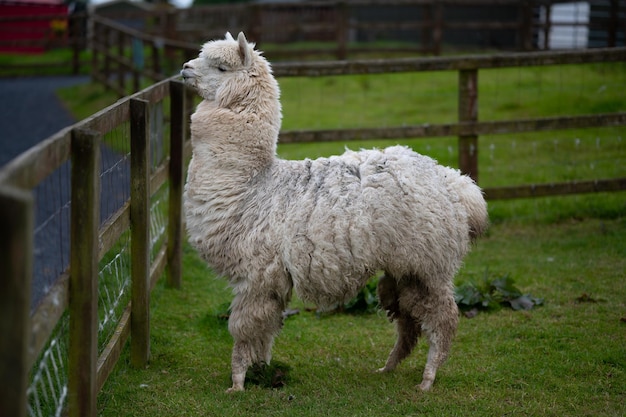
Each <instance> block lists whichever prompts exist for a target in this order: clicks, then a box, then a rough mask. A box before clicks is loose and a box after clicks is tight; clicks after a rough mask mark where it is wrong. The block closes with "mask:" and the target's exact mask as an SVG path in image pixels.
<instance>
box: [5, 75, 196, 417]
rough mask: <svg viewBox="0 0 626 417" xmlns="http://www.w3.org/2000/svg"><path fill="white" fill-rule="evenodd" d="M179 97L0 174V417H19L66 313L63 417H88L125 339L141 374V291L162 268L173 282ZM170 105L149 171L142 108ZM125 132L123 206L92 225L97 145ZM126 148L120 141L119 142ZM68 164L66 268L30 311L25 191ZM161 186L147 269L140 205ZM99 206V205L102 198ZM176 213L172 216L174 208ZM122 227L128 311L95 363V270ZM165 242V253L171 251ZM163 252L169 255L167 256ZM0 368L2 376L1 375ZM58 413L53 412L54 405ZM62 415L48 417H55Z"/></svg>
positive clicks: (115, 110) (78, 135) (171, 84)
mask: <svg viewBox="0 0 626 417" xmlns="http://www.w3.org/2000/svg"><path fill="white" fill-rule="evenodd" d="M184 94H185V92H184V89H183V88H182V85H181V84H180V82H179V81H176V80H165V81H163V82H160V83H158V84H155V85H154V86H152V87H150V88H148V89H146V90H144V91H142V92H140V93H138V94H136V95H134V96H131V97H128V98H126V99H124V100H121V101H119V102H118V103H116V104H114V105H113V106H111V107H108V108H107V109H105V110H103V111H101V112H99V113H97V114H95V115H94V116H92V117H90V118H88V119H86V120H83V121H81V122H79V123H77V124H75V125H73V126H70V127H68V128H66V129H64V130H62V131H60V132H59V133H57V134H56V135H53V136H52V137H50V138H49V139H47V140H45V141H44V142H42V143H41V144H40V145H37V146H36V147H34V148H32V149H30V150H28V151H26V152H25V153H24V154H22V155H20V156H19V157H18V158H16V159H15V160H13V161H12V162H10V163H9V164H7V165H6V166H5V167H3V169H2V170H0V200H1V204H0V210H1V211H2V213H1V214H2V216H0V221H1V222H2V227H3V230H4V231H5V235H3V238H2V239H0V246H1V247H2V249H3V250H2V252H1V253H2V254H3V255H2V265H3V268H4V272H3V277H2V279H1V280H0V290H1V291H0V329H1V330H2V332H3V335H4V336H3V337H2V338H1V342H0V357H1V363H2V364H3V365H2V366H1V367H0V384H1V385H2V386H3V387H5V388H8V387H11V389H4V388H3V390H2V391H1V392H2V393H1V394H0V416H18V417H20V416H25V415H26V409H27V401H26V395H25V394H26V386H27V384H28V381H29V374H30V371H31V368H33V365H34V364H36V362H37V358H38V357H39V355H40V352H41V351H42V349H43V348H44V346H45V345H46V343H47V341H48V339H49V338H50V336H51V334H52V331H53V329H54V328H55V326H56V324H57V322H59V320H60V318H61V316H62V315H63V314H64V312H65V311H68V312H69V323H70V325H69V352H68V357H69V363H68V368H67V369H68V375H67V381H68V382H67V387H68V394H67V399H68V401H67V407H68V411H69V415H70V416H81V417H82V416H95V415H96V411H97V408H96V396H97V393H98V391H99V390H100V389H101V387H102V385H103V384H104V382H105V381H106V379H107V377H108V375H109V374H110V373H111V371H112V369H113V366H114V365H115V363H116V362H117V360H118V358H119V355H120V353H121V350H122V347H123V346H124V344H125V343H126V340H127V339H128V337H129V335H130V334H132V336H133V337H132V348H133V365H135V366H143V365H145V363H146V362H147V360H148V358H149V354H150V351H149V349H150V343H149V338H150V331H149V300H150V290H151V289H152V288H153V286H154V283H155V282H156V280H157V279H158V278H159V276H161V275H162V273H163V271H164V269H165V266H166V265H167V263H168V262H170V263H171V264H172V265H173V266H174V267H173V268H170V269H169V274H168V282H169V283H170V285H173V286H179V285H180V282H181V276H180V274H181V268H180V262H181V260H180V257H181V256H182V251H181V242H182V233H183V230H182V223H181V221H180V216H181V208H180V202H181V201H182V186H181V184H182V183H183V170H182V167H183V154H184V152H183V146H184V139H185V137H186V123H184V120H186V110H185V103H186V102H187V100H185V99H184V97H183V96H184ZM168 98H169V101H170V109H169V113H170V117H171V119H172V120H173V121H175V122H174V123H172V124H171V126H170V138H169V140H170V143H171V146H170V150H171V153H170V156H169V158H166V159H165V160H164V161H163V162H162V163H161V164H160V165H159V166H157V167H156V168H154V169H153V170H152V171H151V170H150V169H149V165H148V161H150V160H151V159H150V158H151V154H150V153H149V149H150V142H151V141H152V140H153V139H154V138H151V137H150V135H149V134H148V132H149V131H150V128H149V126H150V120H149V112H148V108H149V106H156V105H162V104H159V103H163V101H164V100H165V99H168ZM128 122H130V125H131V135H130V136H131V138H130V140H131V141H132V144H131V151H130V156H131V165H132V168H131V175H130V178H129V179H128V181H130V182H131V189H132V190H133V191H132V196H131V199H130V202H127V203H126V204H123V205H122V207H121V208H120V209H119V210H118V211H117V212H116V213H115V214H113V215H112V216H111V217H110V218H109V219H108V220H107V221H106V222H105V223H104V224H101V223H100V222H101V218H100V214H99V208H100V206H101V203H100V199H101V198H102V197H103V196H102V193H101V191H100V188H101V187H100V175H101V172H100V170H101V164H100V152H101V149H102V146H101V144H100V142H101V140H100V138H102V137H103V136H104V135H106V134H107V133H108V132H111V131H113V130H114V129H116V128H117V127H118V126H120V125H122V124H124V123H128ZM126 139H128V138H126ZM70 159H71V162H72V173H71V186H72V192H71V233H70V247H71V252H70V267H69V269H68V270H67V271H66V272H65V273H64V274H62V275H61V276H60V277H59V278H58V280H57V281H56V283H55V284H54V285H53V286H52V288H51V289H50V291H49V292H48V293H47V294H46V296H45V297H44V298H43V300H42V301H41V302H40V303H39V304H38V305H37V306H36V307H35V308H34V310H33V311H31V277H32V269H31V265H32V263H33V230H34V225H33V198H32V192H33V191H32V190H33V189H34V188H35V187H36V186H37V185H38V184H39V183H41V182H42V181H43V180H44V179H45V178H46V177H48V176H49V175H51V174H52V173H53V172H55V170H57V168H59V167H60V166H61V165H63V164H65V163H66V162H67V161H69V160H70ZM167 181H169V182H170V183H171V184H174V186H173V187H172V188H170V189H169V196H170V197H169V206H170V207H171V209H170V210H169V212H168V216H170V219H169V221H168V224H167V228H168V231H167V236H168V237H167V238H165V239H164V240H165V242H164V243H163V245H162V247H161V250H159V252H158V254H157V255H156V256H155V257H154V260H153V261H152V262H150V258H149V256H148V251H149V238H148V236H149V230H150V227H149V225H150V211H149V210H147V207H148V204H149V199H150V197H151V196H152V195H153V194H154V193H155V192H156V191H157V190H158V189H159V188H161V187H162V186H163V185H164V184H165V183H166V182H167ZM104 197H106V196H104ZM177 205H178V206H177ZM131 226H132V237H131V243H132V247H131V255H130V256H131V260H132V268H131V269H132V272H131V287H132V295H131V302H130V305H129V306H128V307H127V308H126V310H125V312H124V313H123V314H122V316H121V319H120V320H119V321H118V323H117V329H116V331H115V332H114V333H113V336H112V337H111V338H110V339H109V340H108V341H107V342H106V346H105V347H104V349H103V350H102V353H101V354H100V356H98V353H97V336H98V294H97V289H98V262H99V260H100V259H101V258H102V257H103V255H104V254H105V253H107V252H108V251H109V250H110V249H111V248H112V247H113V246H114V244H115V242H116V241H117V240H118V239H119V237H120V236H121V235H122V234H123V233H124V232H125V231H126V230H128V229H129V227H131ZM6 233H8V235H7V234H6ZM171 242H173V243H171ZM170 245H172V247H171V248H170ZM7 365H8V366H7ZM61 406H63V403H61ZM61 411H62V410H56V412H57V413H60V412H61Z"/></svg>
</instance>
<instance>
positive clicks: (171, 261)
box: [167, 80, 187, 288]
mask: <svg viewBox="0 0 626 417" xmlns="http://www.w3.org/2000/svg"><path fill="white" fill-rule="evenodd" d="M186 101H187V100H186V97H185V86H184V85H183V83H182V82H180V81H174V80H172V81H170V117H171V123H170V163H169V168H170V169H169V186H170V192H169V202H168V223H167V226H168V230H167V240H168V244H167V264H168V266H169V268H168V271H169V274H168V281H167V282H168V284H169V285H170V286H171V287H174V288H180V286H181V282H182V268H183V267H182V258H183V239H184V229H183V216H184V214H183V190H184V183H185V179H184V171H185V153H184V146H185V137H186V136H187V106H186Z"/></svg>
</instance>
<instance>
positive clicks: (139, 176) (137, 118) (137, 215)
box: [130, 99, 150, 367]
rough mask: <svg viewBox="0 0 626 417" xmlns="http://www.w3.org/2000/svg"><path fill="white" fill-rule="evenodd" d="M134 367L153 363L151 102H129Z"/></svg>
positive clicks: (132, 361)
mask: <svg viewBox="0 0 626 417" xmlns="http://www.w3.org/2000/svg"><path fill="white" fill-rule="evenodd" d="M130 140H131V141H130V176H131V178H130V227H131V249H130V250H131V277H132V278H131V279H132V284H131V320H130V329H131V338H130V348H131V350H130V354H131V364H132V365H133V366H134V367H144V366H146V365H147V363H148V360H149V359H150V284H149V279H150V123H149V120H148V102H147V101H146V100H141V99H131V100H130Z"/></svg>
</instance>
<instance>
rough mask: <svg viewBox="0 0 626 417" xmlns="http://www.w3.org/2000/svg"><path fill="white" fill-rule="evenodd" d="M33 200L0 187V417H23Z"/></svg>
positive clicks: (26, 381) (28, 193) (28, 323)
mask: <svg viewBox="0 0 626 417" xmlns="http://www.w3.org/2000/svg"><path fill="white" fill-rule="evenodd" d="M33 218H34V214H33V197H32V195H31V193H30V192H27V191H24V190H20V189H17V188H13V187H8V186H1V187H0V230H2V239H0V265H2V269H3V271H2V275H3V276H2V279H0V335H2V336H1V337H0V385H2V389H0V416H12V417H26V401H27V399H26V389H27V387H28V375H29V371H30V369H28V350H27V349H28V348H27V346H28V341H29V338H30V291H31V279H32V275H33V273H32V265H33V223H34V220H33Z"/></svg>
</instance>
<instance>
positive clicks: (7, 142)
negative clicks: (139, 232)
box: [0, 76, 126, 308]
mask: <svg viewBox="0 0 626 417" xmlns="http://www.w3.org/2000/svg"><path fill="white" fill-rule="evenodd" d="M88 81H89V78H88V77H86V76H81V77H71V76H67V77H33V78H4V79H0V132H1V133H0V169H1V168H2V166H3V165H5V164H6V163H7V162H9V161H11V160H12V159H13V158H15V157H16V156H18V155H19V154H21V153H22V152H24V151H26V150H27V149H29V148H31V147H33V146H35V145H36V144H38V143H39V142H41V141H42V140H44V139H46V138H48V137H49V136H51V135H52V134H54V133H56V132H58V131H59V130H61V129H63V128H65V127H67V126H69V125H72V124H74V123H75V122H76V120H75V119H74V118H73V117H72V115H71V114H70V113H69V112H68V111H67V109H65V108H64V107H63V105H62V103H61V101H60V100H59V99H58V98H57V96H56V94H55V91H56V90H57V89H59V88H62V87H68V86H72V85H76V84H81V83H86V82H88ZM70 171H71V167H70V164H69V162H68V163H65V164H63V165H62V166H61V167H60V168H59V169H58V170H57V171H55V172H54V173H53V174H52V175H50V176H49V177H48V178H46V179H45V180H44V181H43V182H42V183H41V184H40V185H39V186H38V187H36V188H35V190H34V196H35V242H34V245H35V247H34V265H33V283H32V292H31V297H32V298H31V308H33V307H35V306H36V305H37V304H38V303H39V301H40V300H41V298H42V297H43V296H44V295H45V294H46V292H47V291H48V288H49V287H50V286H51V285H52V284H54V282H55V280H56V278H57V277H58V276H59V274H60V273H62V272H63V271H64V270H65V269H66V268H67V266H68V264H69V219H70V205H69V200H70V189H69V183H70ZM123 174H126V173H125V172H124V173H123ZM113 209H114V208H113Z"/></svg>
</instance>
